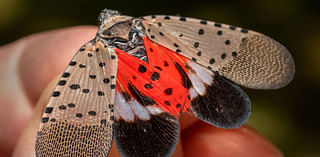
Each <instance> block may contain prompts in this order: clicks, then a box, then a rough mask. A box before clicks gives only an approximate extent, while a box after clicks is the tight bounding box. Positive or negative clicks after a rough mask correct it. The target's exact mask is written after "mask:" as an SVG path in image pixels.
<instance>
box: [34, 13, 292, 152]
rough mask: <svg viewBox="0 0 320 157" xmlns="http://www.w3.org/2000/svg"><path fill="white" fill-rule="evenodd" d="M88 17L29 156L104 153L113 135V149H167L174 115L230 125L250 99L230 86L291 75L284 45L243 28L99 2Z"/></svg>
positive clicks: (175, 127)
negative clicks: (90, 33)
mask: <svg viewBox="0 0 320 157" xmlns="http://www.w3.org/2000/svg"><path fill="white" fill-rule="evenodd" d="M98 24H99V30H98V33H97V36H96V37H95V38H94V39H93V40H91V41H89V42H88V43H86V44H85V45H84V46H83V47H81V48H80V50H79V51H78V52H77V53H76V55H75V56H74V58H73V59H72V60H71V62H70V64H69V65H68V67H67V68H66V70H65V72H64V73H63V74H62V76H61V78H60V80H59V82H58V84H57V86H56V88H55V90H54V91H53V93H52V97H51V99H50V101H49V103H48V104H47V107H46V108H45V111H44V114H43V116H42V119H41V124H40V129H39V132H38V134H37V140H36V147H35V148H36V155H37V156H42V157H49V156H50V157H51V156H94V157H97V156H108V153H109V150H110V147H111V143H112V139H113V138H114V139H115V143H116V145H117V148H118V149H119V150H120V152H121V154H122V155H123V156H137V157H141V156H150V157H151V156H170V155H171V154H172V152H173V150H174V149H175V146H176V144H177V140H178V136H179V135H178V134H179V124H178V117H179V115H180V114H181V113H183V112H188V113H190V114H193V115H194V116H196V117H198V118H199V119H201V120H203V121H205V122H207V123H209V124H212V125H214V126H217V127H221V128H236V127H239V126H240V125H242V124H243V123H244V122H245V121H246V120H247V119H248V116H249V114H250V110H251V105H250V101H249V98H248V96H247V95H246V94H245V93H244V92H243V91H242V90H241V89H240V88H239V87H238V86H237V85H235V84H239V85H242V86H245V87H248V88H255V89H274V88H280V87H283V86H285V85H287V84H288V83H289V82H290V81H291V79H292V77H293V74H294V62H293V59H292V57H291V55H290V54H289V52H288V50H287V49H286V48H285V47H284V46H282V45H281V44H280V43H278V42H276V41H275V40H273V39H271V38H269V37H267V36H265V35H263V34H260V33H257V32H254V31H250V30H246V29H243V28H239V27H235V26H231V25H225V24H220V23H216V22H210V21H205V20H198V19H193V18H185V17H177V16H162V15H161V16H160V15H153V16H146V17H141V18H133V17H130V16H123V15H120V13H119V12H117V11H113V10H106V9H105V10H103V11H102V12H101V14H100V16H99V18H98Z"/></svg>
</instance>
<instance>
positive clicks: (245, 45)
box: [142, 16, 294, 89]
mask: <svg viewBox="0 0 320 157" xmlns="http://www.w3.org/2000/svg"><path fill="white" fill-rule="evenodd" d="M144 19H145V20H143V21H142V22H143V25H144V26H145V28H146V30H147V36H148V37H149V38H150V39H152V40H153V41H155V42H156V43H159V44H161V45H163V46H165V47H167V48H169V49H171V50H173V51H175V52H177V53H179V54H182V55H183V56H185V57H187V58H189V59H192V60H193V61H194V62H196V63H198V64H200V65H202V66H204V67H206V68H208V69H211V70H213V71H217V72H219V73H220V74H221V75H223V76H225V77H226V78H228V79H230V80H232V81H234V82H235V83H237V84H240V85H242V86H245V87H249V88H259V89H270V88H280V87H282V86H285V85H286V84H288V82H290V80H291V79H292V77H293V73H294V63H293V59H292V57H291V55H290V54H289V52H288V50H287V49H286V48H285V47H284V46H282V45H281V44H279V43H278V42H276V41H275V40H273V39H271V38H269V37H267V36H265V35H263V34H260V33H257V32H254V31H250V30H246V29H242V28H239V27H235V26H231V25H226V24H220V23H216V22H210V21H205V20H198V19H193V18H185V17H176V16H148V17H144Z"/></svg>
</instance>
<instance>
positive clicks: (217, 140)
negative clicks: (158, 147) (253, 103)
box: [182, 122, 282, 157]
mask: <svg viewBox="0 0 320 157" xmlns="http://www.w3.org/2000/svg"><path fill="white" fill-rule="evenodd" d="M182 140H183V141H182V143H183V150H184V155H185V156H186V157H196V156H223V157H233V156H237V157H248V156H259V157H280V156H282V154H281V152H280V151H279V150H278V149H276V148H275V147H274V146H273V145H272V144H270V143H269V142H268V141H267V140H266V139H264V138H263V137H262V136H261V135H260V134H258V133H257V132H256V131H254V130H253V129H252V128H251V127H250V126H248V125H247V124H245V125H243V126H241V127H240V128H236V129H221V128H216V127H213V126H211V125H209V124H206V123H204V122H197V123H196V124H194V125H193V126H192V127H190V128H189V129H187V130H185V131H184V132H183V133H182Z"/></svg>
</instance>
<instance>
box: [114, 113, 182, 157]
mask: <svg viewBox="0 0 320 157" xmlns="http://www.w3.org/2000/svg"><path fill="white" fill-rule="evenodd" d="M178 135H179V124H178V121H177V119H176V118H175V117H173V116H172V115H170V114H169V113H161V114H159V115H154V116H151V118H150V120H147V121H145V120H139V119H136V120H135V121H134V122H126V121H124V120H119V121H115V123H114V138H115V142H116V144H117V148H118V149H119V150H120V153H121V154H122V156H131V157H142V156H143V157H154V156H170V155H171V154H172V152H173V150H174V149H175V147H176V144H177V141H178Z"/></svg>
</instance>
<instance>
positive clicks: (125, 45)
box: [105, 19, 148, 62]
mask: <svg viewBox="0 0 320 157" xmlns="http://www.w3.org/2000/svg"><path fill="white" fill-rule="evenodd" d="M124 25H126V26H124ZM121 27H127V28H128V27H130V30H129V31H128V36H127V38H123V37H112V38H107V39H105V41H106V43H107V44H108V46H110V47H114V48H118V49H120V50H122V51H124V52H126V53H128V54H130V55H132V56H134V57H136V58H138V59H140V60H143V61H145V62H148V57H147V54H146V49H145V46H144V43H143V38H142V37H143V36H145V28H144V27H143V26H142V24H141V22H140V21H139V20H137V19H132V20H129V21H125V22H121V23H117V24H115V25H113V26H112V27H111V28H110V29H108V30H107V33H110V34H112V33H117V31H122V29H121Z"/></svg>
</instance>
